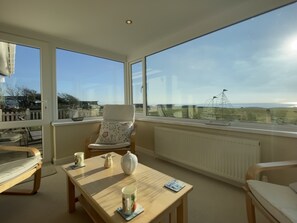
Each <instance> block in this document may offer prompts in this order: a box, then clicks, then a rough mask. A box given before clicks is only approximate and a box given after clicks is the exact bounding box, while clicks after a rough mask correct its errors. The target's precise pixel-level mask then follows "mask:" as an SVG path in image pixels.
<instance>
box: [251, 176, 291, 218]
mask: <svg viewBox="0 0 297 223" xmlns="http://www.w3.org/2000/svg"><path fill="white" fill-rule="evenodd" d="M247 183H248V185H249V188H250V190H251V192H252V193H253V195H254V196H255V197H256V198H257V200H258V201H259V202H260V203H261V204H262V205H263V206H264V208H265V209H266V210H268V211H269V212H270V213H271V214H272V215H273V216H274V217H275V218H276V219H277V220H278V221H279V222H282V223H292V222H297V194H296V193H295V191H293V190H292V189H291V188H290V187H288V186H283V185H277V184H272V183H267V182H262V181H258V180H248V181H247Z"/></svg>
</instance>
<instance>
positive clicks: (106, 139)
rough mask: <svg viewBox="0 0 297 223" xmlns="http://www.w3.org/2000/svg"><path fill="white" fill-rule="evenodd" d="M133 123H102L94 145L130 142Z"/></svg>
mask: <svg viewBox="0 0 297 223" xmlns="http://www.w3.org/2000/svg"><path fill="white" fill-rule="evenodd" d="M132 130H133V122H116V121H102V123H101V127H100V132H99V137H98V139H97V140H96V142H95V143H96V144H117V143H124V142H129V141H130V135H131V132H132Z"/></svg>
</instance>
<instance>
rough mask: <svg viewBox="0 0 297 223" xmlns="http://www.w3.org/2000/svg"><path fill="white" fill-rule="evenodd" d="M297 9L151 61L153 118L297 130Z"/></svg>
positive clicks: (213, 35)
mask: <svg viewBox="0 0 297 223" xmlns="http://www.w3.org/2000/svg"><path fill="white" fill-rule="evenodd" d="M296 14H297V4H296V3H294V4H291V5H288V6H286V7H283V8H280V9H278V10H275V11H272V12H269V13H266V14H264V15H261V16H258V17H255V18H252V19H249V20H247V21H244V22H241V23H238V24H235V25H233V26H230V27H227V28H225V29H222V30H219V31H216V32H213V33H211V34H208V35H205V36H202V37H200V38H197V39H195V40H192V41H189V42H187V43H184V44H181V45H178V46H176V47H174V48H171V49H168V50H165V51H162V52H159V53H157V54H154V55H151V56H148V57H147V60H146V61H147V65H146V73H147V103H148V115H151V116H166V117H175V118H191V119H199V120H206V121H212V120H222V121H226V122H235V121H236V122H246V123H262V124H263V123H264V124H282V125H283V124H288V125H296V124H297V100H296V85H297V75H296V73H297V63H296V61H297V47H296V46H297V31H296V27H297V20H296Z"/></svg>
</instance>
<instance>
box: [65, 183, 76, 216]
mask: <svg viewBox="0 0 297 223" xmlns="http://www.w3.org/2000/svg"><path fill="white" fill-rule="evenodd" d="M67 187H68V188H67V189H68V212H69V213H72V212H74V211H75V201H76V198H75V187H74V185H73V183H72V182H71V180H70V178H69V177H67Z"/></svg>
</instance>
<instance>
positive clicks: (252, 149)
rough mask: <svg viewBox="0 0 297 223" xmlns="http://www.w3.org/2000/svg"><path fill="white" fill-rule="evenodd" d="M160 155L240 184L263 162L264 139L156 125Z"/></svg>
mask: <svg viewBox="0 0 297 223" xmlns="http://www.w3.org/2000/svg"><path fill="white" fill-rule="evenodd" d="M155 153H156V155H157V156H158V157H160V158H163V159H166V160H168V161H173V162H174V163H176V164H179V165H182V166H184V167H187V168H190V169H191V170H196V171H198V172H200V173H205V174H207V175H210V176H213V177H215V178H218V179H221V180H223V181H227V182H230V183H233V184H236V185H241V184H244V182H245V174H246V171H247V169H248V167H249V166H251V165H252V164H255V163H258V162H259V161H260V142H259V140H251V139H244V138H237V137H230V136H223V135H214V134H205V133H198V132H191V131H184V130H176V129H170V128H164V127H155Z"/></svg>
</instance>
